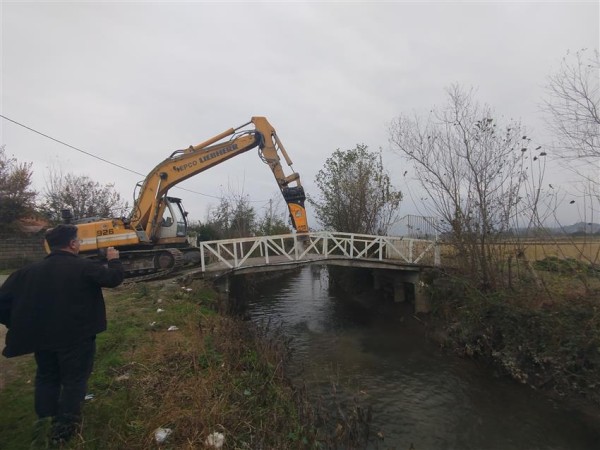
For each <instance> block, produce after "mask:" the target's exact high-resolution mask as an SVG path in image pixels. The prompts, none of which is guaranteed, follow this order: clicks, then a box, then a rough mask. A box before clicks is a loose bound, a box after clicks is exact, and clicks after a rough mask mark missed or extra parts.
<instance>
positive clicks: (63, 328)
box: [0, 251, 123, 358]
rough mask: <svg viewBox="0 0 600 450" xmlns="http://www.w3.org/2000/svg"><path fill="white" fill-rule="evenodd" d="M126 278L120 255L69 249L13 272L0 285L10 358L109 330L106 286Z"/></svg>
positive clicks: (0, 305) (0, 314)
mask: <svg viewBox="0 0 600 450" xmlns="http://www.w3.org/2000/svg"><path fill="white" fill-rule="evenodd" d="M122 281H123V266H122V265H121V262H120V261H119V260H118V259H113V260H110V261H109V262H108V267H106V266H104V265H102V264H101V263H99V262H96V261H92V260H89V259H85V258H81V257H79V256H77V255H74V254H73V253H69V252H66V251H53V252H52V253H50V254H49V255H48V256H46V258H44V259H43V260H42V261H40V262H37V263H34V264H31V265H29V266H27V267H24V268H22V269H20V270H17V271H16V272H14V273H13V274H12V275H10V277H8V279H7V280H6V281H5V282H4V284H3V285H2V286H1V287H0V323H3V324H5V325H6V326H7V328H8V332H7V334H6V347H5V348H4V351H3V352H2V354H3V355H4V356H6V357H9V358H10V357H12V356H19V355H24V354H27V353H33V352H35V351H38V350H55V349H60V348H63V347H65V346H69V345H72V344H75V343H77V342H79V341H81V340H83V339H85V338H89V337H92V336H94V335H96V334H97V333H100V332H101V331H104V330H106V310H105V306H104V297H103V296H102V287H116V286H118V285H119V284H121V282H122Z"/></svg>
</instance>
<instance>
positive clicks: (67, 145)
mask: <svg viewBox="0 0 600 450" xmlns="http://www.w3.org/2000/svg"><path fill="white" fill-rule="evenodd" d="M0 117H2V118H3V119H4V120H8V121H9V122H12V123H14V124H15V125H19V126H20V127H23V128H25V129H27V130H29V131H32V132H34V133H36V134H39V135H40V136H43V137H45V138H47V139H50V140H52V141H54V142H58V143H59V144H61V145H64V146H66V147H69V148H72V149H73V150H76V151H78V152H80V153H83V154H84V155H87V156H91V157H92V158H95V159H98V160H100V161H102V162H105V163H107V164H110V165H111V166H115V167H118V168H119V169H123V170H126V171H128V172H131V173H134V174H136V175H140V176H142V177H145V176H146V175H145V174H143V173H140V172H137V171H135V170H133V169H129V168H127V167H125V166H121V165H120V164H117V163H114V162H112V161H109V160H107V159H104V158H101V157H100V156H97V155H94V154H93V153H90V152H86V151H85V150H82V149H80V148H77V147H75V146H74V145H71V144H67V143H66V142H63V141H61V140H60V139H56V138H53V137H52V136H48V135H47V134H45V133H42V132H41V131H38V130H35V129H33V128H31V127H28V126H27V125H24V124H22V123H20V122H17V121H16V120H13V119H11V118H9V117H6V116H3V115H2V114H0ZM174 187H175V188H176V189H181V190H182V191H187V192H191V193H193V194H198V195H203V196H205V197H211V198H216V199H219V200H220V199H221V198H222V197H217V196H216V195H210V194H204V193H202V192H197V191H193V190H191V189H186V188H183V187H181V186H174ZM251 201H252V202H253V203H263V202H265V200H251Z"/></svg>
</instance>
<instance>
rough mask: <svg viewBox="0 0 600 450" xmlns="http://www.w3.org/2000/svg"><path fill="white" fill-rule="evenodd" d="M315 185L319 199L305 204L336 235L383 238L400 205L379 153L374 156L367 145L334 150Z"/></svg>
mask: <svg viewBox="0 0 600 450" xmlns="http://www.w3.org/2000/svg"><path fill="white" fill-rule="evenodd" d="M315 183H316V184H317V187H318V188H319V190H320V196H319V198H318V199H315V198H312V197H309V198H308V201H309V203H310V204H311V205H312V206H313V207H314V209H315V213H316V216H317V219H318V221H319V222H320V223H321V224H322V225H323V227H325V228H326V229H331V230H335V231H342V232H348V233H365V234H386V233H387V231H388V229H389V227H390V226H391V225H392V224H393V223H394V220H395V219H396V217H397V210H398V206H399V205H400V202H401V201H402V193H401V192H400V191H396V190H395V189H394V187H393V186H392V183H391V181H390V177H389V175H388V173H387V171H386V170H385V169H384V167H383V160H382V156H381V150H380V151H379V152H377V153H373V152H370V151H369V150H368V147H367V146H366V145H357V146H356V147H355V148H353V149H350V150H339V149H338V150H336V151H335V152H334V153H333V154H332V156H330V157H329V158H328V159H327V160H326V161H325V166H324V167H323V169H321V170H320V171H319V172H318V173H317V176H316V178H315Z"/></svg>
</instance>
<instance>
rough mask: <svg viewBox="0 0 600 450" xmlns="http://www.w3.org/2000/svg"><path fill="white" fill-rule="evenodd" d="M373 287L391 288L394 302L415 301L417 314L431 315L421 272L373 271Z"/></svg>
mask: <svg viewBox="0 0 600 450" xmlns="http://www.w3.org/2000/svg"><path fill="white" fill-rule="evenodd" d="M373 285H374V286H373V287H374V288H375V289H383V288H384V287H388V289H389V288H390V287H391V290H392V294H393V298H394V302H397V303H401V302H405V301H411V300H414V304H415V313H429V312H430V311H431V304H430V302H429V297H428V296H427V293H426V291H425V284H424V283H423V282H422V280H421V273H420V271H402V272H400V271H394V272H390V271H378V270H373Z"/></svg>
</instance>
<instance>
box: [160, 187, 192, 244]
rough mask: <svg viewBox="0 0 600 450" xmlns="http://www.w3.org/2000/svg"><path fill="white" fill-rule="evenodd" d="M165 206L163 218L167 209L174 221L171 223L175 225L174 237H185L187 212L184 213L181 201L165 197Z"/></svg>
mask: <svg viewBox="0 0 600 450" xmlns="http://www.w3.org/2000/svg"><path fill="white" fill-rule="evenodd" d="M167 206H168V208H165V215H163V217H166V212H167V209H169V210H170V213H171V216H172V217H173V218H174V219H175V220H174V222H173V223H176V224H177V229H176V236H177V237H185V236H187V219H186V216H187V212H185V210H184V209H183V205H182V204H181V199H179V198H175V197H167ZM171 220H173V219H171Z"/></svg>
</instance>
